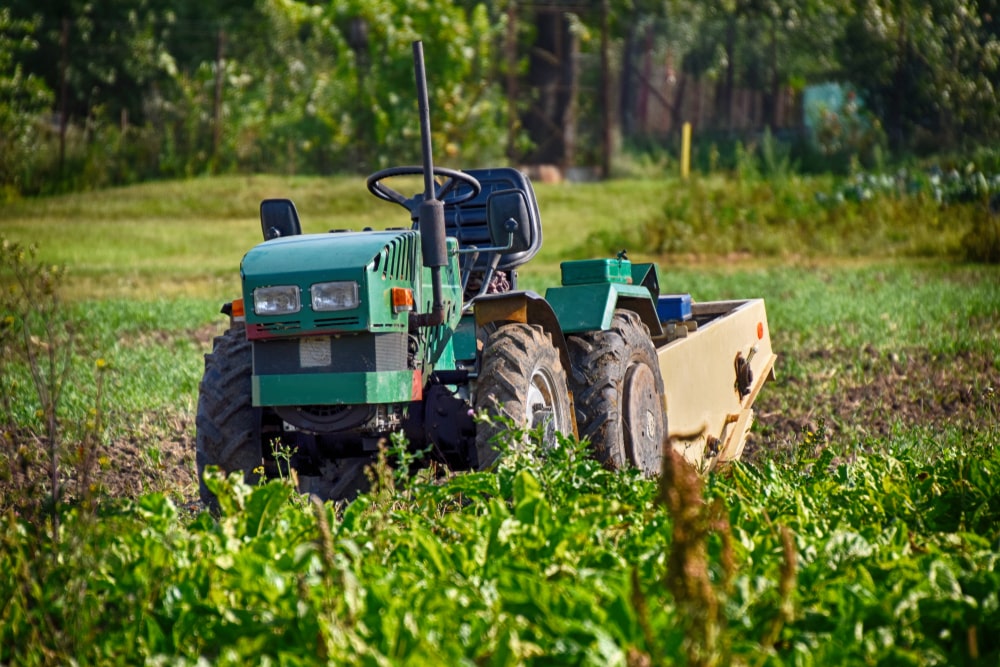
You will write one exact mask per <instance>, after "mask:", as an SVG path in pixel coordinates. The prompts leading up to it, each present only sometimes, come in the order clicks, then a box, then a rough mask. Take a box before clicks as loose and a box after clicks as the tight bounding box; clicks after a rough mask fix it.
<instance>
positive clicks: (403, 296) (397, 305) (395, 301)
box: [392, 287, 413, 313]
mask: <svg viewBox="0 0 1000 667" xmlns="http://www.w3.org/2000/svg"><path fill="white" fill-rule="evenodd" d="M411 310H413V290H411V289H409V288H408V287H393V288H392V312H394V313H403V312H409V311H411Z"/></svg>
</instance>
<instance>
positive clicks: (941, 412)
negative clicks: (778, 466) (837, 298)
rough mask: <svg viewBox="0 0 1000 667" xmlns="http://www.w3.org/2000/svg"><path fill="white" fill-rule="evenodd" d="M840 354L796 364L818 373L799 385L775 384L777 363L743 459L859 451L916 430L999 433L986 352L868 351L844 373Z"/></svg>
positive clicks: (998, 407)
mask: <svg viewBox="0 0 1000 667" xmlns="http://www.w3.org/2000/svg"><path fill="white" fill-rule="evenodd" d="M843 356H845V355H843V354H841V353H838V352H835V351H831V350H823V351H817V352H813V353H811V354H810V355H808V358H806V359H802V360H799V361H801V362H802V363H803V364H805V365H808V367H810V368H819V369H821V370H819V371H817V372H815V373H812V374H811V375H810V376H809V377H807V378H805V379H802V378H797V377H788V378H782V377H781V374H780V359H779V371H778V373H779V374H778V385H779V386H778V387H773V388H769V387H765V388H764V390H763V392H762V393H761V396H760V398H759V399H758V401H757V405H756V406H755V407H756V410H757V421H758V428H757V429H756V432H755V433H754V434H753V439H752V442H751V443H750V444H748V449H747V450H746V451H747V453H748V455H749V456H750V457H754V456H760V455H762V454H763V452H762V451H761V450H767V449H772V450H775V449H776V450H782V449H790V448H793V447H795V446H797V445H801V444H803V443H805V442H808V444H810V445H812V446H813V447H823V446H826V445H828V444H829V443H831V442H838V443H842V444H843V443H850V444H862V445H863V444H864V441H865V440H866V439H867V438H881V437H885V436H888V435H891V434H892V433H893V432H894V431H897V430H900V429H902V430H908V429H911V428H913V427H917V426H921V427H924V428H926V429H928V431H929V432H934V431H935V430H942V429H945V428H952V429H958V430H959V431H960V432H964V433H974V432H976V431H980V430H985V429H994V430H995V429H997V428H1000V369H998V368H997V367H996V365H995V363H994V360H993V359H992V357H991V356H989V355H987V354H984V353H981V352H980V353H972V352H965V353H960V354H958V355H956V356H948V357H939V356H934V355H931V354H930V353H928V352H926V351H923V350H914V351H911V352H909V353H907V354H905V355H898V354H890V355H883V354H881V353H880V352H879V351H878V350H877V349H875V348H874V347H872V346H867V347H866V348H865V349H864V350H862V351H861V354H860V355H859V356H858V357H857V358H858V359H859V361H858V362H857V363H856V365H848V366H847V367H846V368H844V366H843V364H842V363H841V362H840V361H838V358H841V357H843ZM825 361H829V364H824V362H825ZM838 368H844V370H843V371H840V372H838V371H837V369H838ZM772 389H774V390H772Z"/></svg>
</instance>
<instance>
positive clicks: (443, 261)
mask: <svg viewBox="0 0 1000 667" xmlns="http://www.w3.org/2000/svg"><path fill="white" fill-rule="evenodd" d="M413 69H414V76H415V77H416V79H417V103H418V105H419V113H420V152H421V154H422V156H423V162H424V164H423V167H424V201H422V202H421V203H420V210H419V214H418V216H419V217H418V223H417V224H418V226H419V229H420V247H421V250H422V254H423V260H424V266H426V267H428V268H429V269H430V270H431V294H432V298H433V304H432V305H431V312H429V313H420V314H417V315H414V316H413V318H412V319H413V324H415V325H416V326H418V327H434V326H438V325H440V324H444V295H443V293H442V287H441V268H442V267H444V266H447V265H448V246H447V243H446V241H445V232H444V202H442V201H441V200H440V199H438V198H437V197H436V196H435V195H436V193H435V188H434V159H433V157H432V147H431V112H430V105H429V103H428V101H427V75H426V73H425V71H424V45H423V43H422V42H420V41H419V40H418V41H416V42H413Z"/></svg>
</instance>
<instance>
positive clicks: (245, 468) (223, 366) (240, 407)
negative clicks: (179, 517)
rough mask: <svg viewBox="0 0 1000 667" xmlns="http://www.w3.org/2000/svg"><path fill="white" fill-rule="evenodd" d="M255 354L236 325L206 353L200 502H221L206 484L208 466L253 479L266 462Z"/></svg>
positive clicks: (201, 402)
mask: <svg viewBox="0 0 1000 667" xmlns="http://www.w3.org/2000/svg"><path fill="white" fill-rule="evenodd" d="M251 374H252V359H251V353H250V343H249V342H248V341H247V339H246V333H245V329H244V328H243V327H242V326H236V327H233V328H231V329H229V330H227V331H226V332H225V333H224V334H223V335H221V336H218V337H216V339H215V341H214V343H213V345H212V352H211V354H206V355H205V374H204V375H203V376H202V379H201V384H200V385H199V387H198V415H197V417H196V420H195V424H196V426H197V435H196V438H195V439H196V453H195V462H196V464H197V466H198V490H199V492H200V494H201V501H202V502H203V503H205V505H207V506H208V507H213V508H214V507H216V500H215V495H214V494H213V493H212V492H211V491H209V490H208V488H207V487H206V486H205V481H204V479H203V475H204V474H205V467H206V466H210V465H213V466H218V467H220V468H221V469H222V470H224V471H225V472H226V474H229V473H231V472H235V471H242V472H243V474H244V475H245V477H246V478H247V481H250V482H252V481H254V479H255V473H254V471H255V470H256V469H258V468H259V467H260V466H261V465H262V464H263V453H262V451H261V444H260V441H259V439H258V433H259V428H258V423H257V422H258V415H257V412H256V411H255V410H254V408H253V405H252V399H251V389H250V383H251Z"/></svg>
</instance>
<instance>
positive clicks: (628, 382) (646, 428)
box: [622, 364, 664, 475]
mask: <svg viewBox="0 0 1000 667" xmlns="http://www.w3.org/2000/svg"><path fill="white" fill-rule="evenodd" d="M623 389H624V391H623V398H624V403H625V404H624V405H623V406H622V418H623V420H624V422H625V423H624V424H622V426H623V428H622V430H623V431H624V440H625V453H626V456H628V458H629V459H630V460H631V462H632V464H633V465H634V466H635V467H637V468H639V469H640V470H642V471H643V472H644V473H646V474H647V475H651V474H654V473H657V472H659V471H660V464H661V459H662V456H663V436H664V433H663V405H662V404H661V402H660V400H659V393H658V392H657V391H656V376H654V375H653V370H652V369H651V368H650V367H649V366H647V365H646V364H635V365H633V366H632V367H630V368H629V369H628V371H627V372H626V373H625V386H624V387H623Z"/></svg>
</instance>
